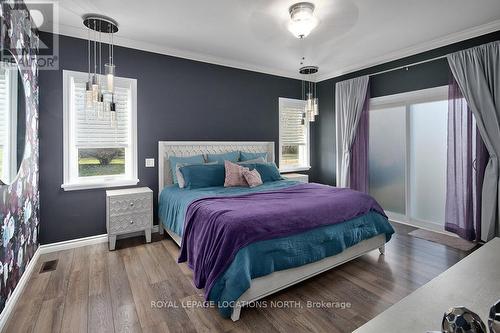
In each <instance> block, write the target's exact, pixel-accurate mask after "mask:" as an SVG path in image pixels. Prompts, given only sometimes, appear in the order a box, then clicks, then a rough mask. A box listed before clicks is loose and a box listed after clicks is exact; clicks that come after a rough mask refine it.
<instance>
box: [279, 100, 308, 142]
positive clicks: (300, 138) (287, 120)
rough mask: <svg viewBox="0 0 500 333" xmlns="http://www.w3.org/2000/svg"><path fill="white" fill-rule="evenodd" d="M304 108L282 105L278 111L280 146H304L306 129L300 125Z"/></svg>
mask: <svg viewBox="0 0 500 333" xmlns="http://www.w3.org/2000/svg"><path fill="white" fill-rule="evenodd" d="M303 113H304V108H303V107H300V106H299V105H297V106H296V105H284V106H282V107H281V111H280V118H281V119H280V127H281V128H280V131H281V145H283V146H297V145H305V144H306V143H307V139H306V129H305V125H304V124H302V119H303V116H302V114H303Z"/></svg>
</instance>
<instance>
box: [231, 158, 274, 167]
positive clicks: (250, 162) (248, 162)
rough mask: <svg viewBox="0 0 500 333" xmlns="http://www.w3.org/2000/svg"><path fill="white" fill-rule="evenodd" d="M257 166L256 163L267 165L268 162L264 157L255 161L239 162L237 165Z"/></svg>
mask: <svg viewBox="0 0 500 333" xmlns="http://www.w3.org/2000/svg"><path fill="white" fill-rule="evenodd" d="M252 163H253V164H255V163H267V161H266V160H265V159H264V157H259V158H256V159H254V160H246V161H242V162H238V163H236V164H239V165H243V166H245V165H247V164H252Z"/></svg>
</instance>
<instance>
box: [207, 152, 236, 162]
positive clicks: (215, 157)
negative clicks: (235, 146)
mask: <svg viewBox="0 0 500 333" xmlns="http://www.w3.org/2000/svg"><path fill="white" fill-rule="evenodd" d="M239 159H240V152H239V151H231V152H229V153H222V154H208V155H207V162H217V163H224V161H229V162H238V160H239Z"/></svg>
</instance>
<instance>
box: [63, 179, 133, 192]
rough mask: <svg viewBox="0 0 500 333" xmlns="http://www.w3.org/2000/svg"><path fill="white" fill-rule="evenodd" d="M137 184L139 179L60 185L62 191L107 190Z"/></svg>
mask: <svg viewBox="0 0 500 333" xmlns="http://www.w3.org/2000/svg"><path fill="white" fill-rule="evenodd" d="M138 183H139V179H117V180H109V181H95V182H79V183H65V184H62V185H61V188H62V189H63V190H64V191H78V190H89V189H94V188H108V187H119V186H134V185H137V184H138Z"/></svg>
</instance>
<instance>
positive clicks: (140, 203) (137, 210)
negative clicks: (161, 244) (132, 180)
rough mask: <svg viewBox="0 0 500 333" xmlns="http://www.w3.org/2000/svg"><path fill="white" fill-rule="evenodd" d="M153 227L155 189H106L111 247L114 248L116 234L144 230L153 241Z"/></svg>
mask: <svg viewBox="0 0 500 333" xmlns="http://www.w3.org/2000/svg"><path fill="white" fill-rule="evenodd" d="M152 228H153V191H152V190H151V189H150V188H148V187H139V188H129V189H123V190H111V191H106V229H107V231H108V240H109V249H110V250H114V249H115V245H116V236H118V235H122V234H127V233H132V232H138V231H144V233H145V235H146V242H147V243H150V242H151V229H152Z"/></svg>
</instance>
